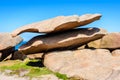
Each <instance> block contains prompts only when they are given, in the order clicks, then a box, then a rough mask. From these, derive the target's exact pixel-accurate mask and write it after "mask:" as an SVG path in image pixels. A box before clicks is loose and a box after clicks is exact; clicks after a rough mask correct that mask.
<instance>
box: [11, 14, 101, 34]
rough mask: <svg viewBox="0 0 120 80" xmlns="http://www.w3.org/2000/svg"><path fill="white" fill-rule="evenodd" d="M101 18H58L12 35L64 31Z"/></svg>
mask: <svg viewBox="0 0 120 80" xmlns="http://www.w3.org/2000/svg"><path fill="white" fill-rule="evenodd" d="M100 17H101V14H85V15H82V16H78V15H73V16H58V17H55V18H52V19H48V20H44V21H41V22H36V23H32V24H28V25H25V26H22V27H20V28H18V29H16V30H15V31H13V32H12V33H11V34H12V36H17V35H19V34H21V33H23V32H39V33H51V32H58V31H64V30H69V29H73V28H75V27H79V26H83V25H86V24H89V23H91V22H93V21H95V20H98V19H100Z"/></svg>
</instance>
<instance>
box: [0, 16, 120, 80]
mask: <svg viewBox="0 0 120 80" xmlns="http://www.w3.org/2000/svg"><path fill="white" fill-rule="evenodd" d="M100 17H101V15H100V14H85V15H82V16H78V15H73V16H58V17H55V18H52V19H48V20H44V21H41V22H36V23H32V24H28V25H25V26H22V27H20V28H18V29H16V30H15V31H13V32H12V33H11V34H10V36H11V35H12V36H11V38H12V39H14V40H13V43H12V44H9V45H6V46H5V45H4V42H2V44H1V45H4V46H5V48H4V49H8V48H9V49H10V48H11V46H12V47H14V46H15V45H16V44H17V43H18V42H20V40H17V38H16V37H18V35H19V34H21V33H24V32H37V33H45V34H44V35H39V36H35V37H33V38H32V39H31V40H30V41H28V42H27V43H26V44H24V45H22V46H21V47H20V48H19V49H18V51H15V52H14V53H13V55H12V59H22V60H23V59H25V58H26V57H29V58H44V62H43V63H44V65H45V66H46V67H47V68H49V69H50V70H52V71H54V72H59V73H62V74H66V75H67V77H69V78H71V77H72V78H74V79H77V80H79V79H81V78H82V79H83V80H119V79H120V49H119V48H120V41H119V39H120V33H107V31H106V30H104V29H101V28H94V27H93V28H77V27H81V26H84V25H87V24H89V23H92V22H94V21H96V20H99V19H100ZM1 39H2V38H1ZM7 40H8V41H6V42H8V43H9V41H10V42H11V40H9V39H7ZM16 40H17V41H18V42H16ZM5 44H7V43H5ZM4 46H2V47H4ZM0 49H1V46H0ZM13 51H14V50H13ZM11 52H12V51H11Z"/></svg>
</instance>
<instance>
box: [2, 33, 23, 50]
mask: <svg viewBox="0 0 120 80" xmlns="http://www.w3.org/2000/svg"><path fill="white" fill-rule="evenodd" d="M22 40H23V39H22V38H21V37H20V36H16V37H14V38H13V37H12V36H11V34H10V33H0V51H1V50H4V49H9V48H11V47H15V46H16V45H17V44H19V43H20V42H21V41H22Z"/></svg>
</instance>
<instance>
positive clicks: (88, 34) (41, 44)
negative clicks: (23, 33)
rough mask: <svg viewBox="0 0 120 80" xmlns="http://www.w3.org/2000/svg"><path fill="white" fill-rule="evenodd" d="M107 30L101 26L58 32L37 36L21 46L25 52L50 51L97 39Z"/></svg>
mask: <svg viewBox="0 0 120 80" xmlns="http://www.w3.org/2000/svg"><path fill="white" fill-rule="evenodd" d="M105 33H106V32H105V30H103V29H99V28H82V29H74V30H70V31H67V32H63V33H58V34H49V35H43V36H36V37H34V38H33V39H31V40H30V41H29V42H28V43H27V44H25V45H23V46H21V47H20V49H19V51H21V52H22V53H24V54H31V53H37V52H42V51H48V50H51V49H56V48H64V49H66V47H74V46H77V45H83V44H85V43H87V42H89V41H92V40H96V39H99V38H101V37H102V36H104V35H105Z"/></svg>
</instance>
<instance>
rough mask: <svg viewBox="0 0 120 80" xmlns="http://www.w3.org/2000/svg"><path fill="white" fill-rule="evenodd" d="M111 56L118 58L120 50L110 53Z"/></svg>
mask: <svg viewBox="0 0 120 80" xmlns="http://www.w3.org/2000/svg"><path fill="white" fill-rule="evenodd" d="M112 55H113V56H117V57H120V49H116V50H114V51H112Z"/></svg>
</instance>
